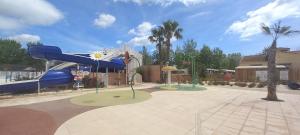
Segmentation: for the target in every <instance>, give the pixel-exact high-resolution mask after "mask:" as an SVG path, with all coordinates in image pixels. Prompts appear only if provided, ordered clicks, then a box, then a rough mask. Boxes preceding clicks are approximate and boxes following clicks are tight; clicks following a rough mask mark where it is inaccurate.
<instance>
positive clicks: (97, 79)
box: [96, 60, 99, 94]
mask: <svg viewBox="0 0 300 135" xmlns="http://www.w3.org/2000/svg"><path fill="white" fill-rule="evenodd" d="M98 68H99V60H97V69H96V93H97V94H98V91H99V78H98Z"/></svg>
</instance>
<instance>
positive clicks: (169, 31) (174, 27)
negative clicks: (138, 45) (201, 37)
mask: <svg viewBox="0 0 300 135" xmlns="http://www.w3.org/2000/svg"><path fill="white" fill-rule="evenodd" d="M160 28H161V30H162V32H163V37H164V44H165V46H166V58H165V59H166V60H169V57H170V48H171V46H172V44H171V39H172V38H175V39H182V31H183V29H182V28H180V27H179V24H178V22H176V21H172V20H168V21H165V22H163V25H162V26H161V27H160ZM166 62H167V61H165V63H164V64H166Z"/></svg>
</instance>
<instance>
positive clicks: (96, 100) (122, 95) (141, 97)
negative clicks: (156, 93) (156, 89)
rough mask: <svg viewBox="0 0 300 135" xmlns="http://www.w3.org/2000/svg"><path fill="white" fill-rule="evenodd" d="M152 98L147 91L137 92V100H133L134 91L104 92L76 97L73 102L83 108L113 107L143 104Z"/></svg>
mask: <svg viewBox="0 0 300 135" xmlns="http://www.w3.org/2000/svg"><path fill="white" fill-rule="evenodd" d="M149 98H151V95H150V93H148V92H145V91H135V98H134V99H133V98H132V91H103V92H101V91H100V92H99V93H98V94H96V93H90V94H85V95H82V96H78V97H74V98H72V99H71V102H72V103H73V104H76V105H82V106H113V105H121V104H132V103H137V102H142V101H145V100H147V99H149Z"/></svg>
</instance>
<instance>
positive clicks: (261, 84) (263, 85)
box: [256, 82, 267, 88]
mask: <svg viewBox="0 0 300 135" xmlns="http://www.w3.org/2000/svg"><path fill="white" fill-rule="evenodd" d="M266 85H267V83H265V82H261V83H259V84H258V85H257V86H256V87H257V88H263V87H265V86H266Z"/></svg>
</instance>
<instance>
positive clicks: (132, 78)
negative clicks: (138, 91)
mask: <svg viewBox="0 0 300 135" xmlns="http://www.w3.org/2000/svg"><path fill="white" fill-rule="evenodd" d="M132 58H134V59H135V60H136V61H137V62H138V63H139V67H138V68H141V63H140V61H139V60H138V59H137V58H136V57H134V56H132ZM136 74H137V72H135V73H134V74H133V75H132V77H131V83H130V86H131V90H132V94H133V96H132V98H135V91H134V89H133V82H134V77H135V75H136Z"/></svg>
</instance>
